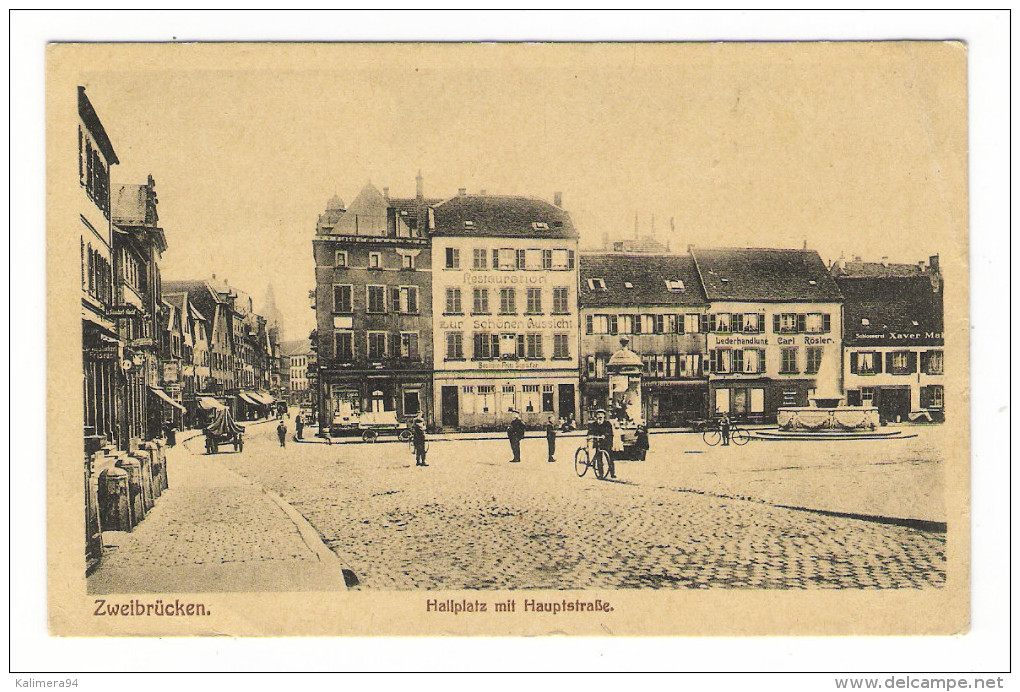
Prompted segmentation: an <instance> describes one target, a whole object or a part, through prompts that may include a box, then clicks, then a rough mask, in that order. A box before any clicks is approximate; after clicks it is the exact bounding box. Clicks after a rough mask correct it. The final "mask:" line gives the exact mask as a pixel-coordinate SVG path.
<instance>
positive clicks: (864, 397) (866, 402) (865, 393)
mask: <svg viewBox="0 0 1020 692" xmlns="http://www.w3.org/2000/svg"><path fill="white" fill-rule="evenodd" d="M874 401H875V388H874V387H861V403H862V405H863V406H871V405H872V403H873V402H874Z"/></svg>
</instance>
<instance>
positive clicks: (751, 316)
mask: <svg viewBox="0 0 1020 692" xmlns="http://www.w3.org/2000/svg"><path fill="white" fill-rule="evenodd" d="M764 317H765V316H764V315H759V314H758V313H756V312H749V313H746V314H745V315H744V325H743V326H744V329H743V331H744V333H746V334H758V333H760V332H761V331H762V322H763V318H764Z"/></svg>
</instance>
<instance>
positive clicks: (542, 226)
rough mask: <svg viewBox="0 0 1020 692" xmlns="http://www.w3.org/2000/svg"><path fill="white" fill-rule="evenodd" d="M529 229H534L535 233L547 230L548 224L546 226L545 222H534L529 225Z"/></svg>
mask: <svg viewBox="0 0 1020 692" xmlns="http://www.w3.org/2000/svg"><path fill="white" fill-rule="evenodd" d="M531 227H532V228H534V229H535V230H536V231H548V230H549V224H547V223H546V222H545V221H535V222H534V223H532V224H531Z"/></svg>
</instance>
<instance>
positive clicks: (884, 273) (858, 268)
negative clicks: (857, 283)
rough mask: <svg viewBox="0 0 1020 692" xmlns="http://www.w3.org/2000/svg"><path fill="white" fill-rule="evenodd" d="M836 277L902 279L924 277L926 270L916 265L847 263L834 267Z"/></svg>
mask: <svg viewBox="0 0 1020 692" xmlns="http://www.w3.org/2000/svg"><path fill="white" fill-rule="evenodd" d="M832 273H833V274H834V275H835V276H857V277H869V276H871V277H887V278H893V277H900V278H906V277H911V276H924V275H925V270H924V269H922V268H921V267H919V266H918V265H916V264H889V263H888V262H886V263H885V264H883V263H881V262H857V261H850V262H845V263H843V264H842V265H840V266H837V267H834V268H833V272H832Z"/></svg>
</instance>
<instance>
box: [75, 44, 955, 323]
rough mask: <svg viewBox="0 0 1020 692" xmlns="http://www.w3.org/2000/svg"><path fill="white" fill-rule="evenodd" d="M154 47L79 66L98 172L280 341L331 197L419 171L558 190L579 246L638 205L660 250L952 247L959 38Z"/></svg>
mask: <svg viewBox="0 0 1020 692" xmlns="http://www.w3.org/2000/svg"><path fill="white" fill-rule="evenodd" d="M169 49H170V50H167V47H165V46H164V47H160V46H145V47H137V46H136V47H126V48H125V47H118V46H106V47H104V48H103V49H102V51H97V52H96V53H95V54H94V56H92V54H91V53H86V54H85V58H84V59H83V60H82V66H81V83H82V84H84V85H85V86H86V88H87V93H88V95H89V98H90V99H91V101H92V103H93V105H94V106H95V108H96V111H97V112H98V114H99V117H100V118H101V120H102V122H103V124H104V126H105V127H106V130H107V132H108V133H109V135H110V138H111V140H112V142H113V145H114V148H115V149H116V151H117V154H118V157H119V159H120V161H121V163H120V165H118V166H115V167H113V170H112V177H113V182H114V184H123V183H141V182H144V181H145V179H146V176H148V175H149V174H151V175H152V176H153V177H154V178H155V180H156V191H157V193H158V195H159V201H160V205H159V214H160V220H161V225H162V226H163V228H164V229H165V231H166V236H167V240H168V243H169V249H168V251H167V252H166V253H165V255H164V256H163V260H162V263H161V269H162V272H163V276H164V278H166V279H184V278H205V277H209V276H211V275H212V274H215V275H216V276H217V277H218V278H221V279H222V278H225V279H227V280H228V281H229V282H230V283H231V285H233V286H236V287H238V288H240V289H242V290H244V291H246V292H247V293H249V294H250V295H252V297H253V298H254V299H255V301H256V307H257V308H260V307H261V306H262V305H261V304H262V302H263V300H264V297H265V295H266V290H267V287H268V286H269V285H270V284H272V286H273V288H274V292H275V295H276V301H277V305H278V307H279V309H280V311H281V312H282V314H283V320H284V337H285V338H286V339H298V338H303V337H305V336H307V334H308V332H309V331H310V330H311V329H312V328H313V327H314V314H313V312H312V310H311V309H310V301H309V299H308V291H309V290H310V289H312V288H313V287H314V280H315V279H314V263H313V261H312V245H311V240H312V237H313V236H314V232H315V224H316V219H317V216H318V214H319V213H321V212H322V211H323V210H324V208H325V206H326V201H327V200H328V199H329V197H331V196H332V195H333V194H339V195H340V196H341V197H342V198H343V199H344V201H345V202H347V203H350V202H351V201H352V200H353V198H354V197H355V195H356V194H357V193H358V191H359V190H360V189H361V187H362V186H363V185H364V184H365V183H366V182H369V181H371V182H372V183H373V184H375V185H376V186H377V187H379V188H380V189H381V188H382V187H384V186H385V187H389V188H390V193H391V195H394V196H413V194H414V178H415V174H416V173H417V172H418V170H419V169H420V170H421V171H422V174H423V176H424V179H425V191H426V194H427V195H428V196H434V197H446V196H450V195H453V194H456V192H457V189H458V188H461V187H465V188H467V189H468V190H469V191H470V192H477V191H479V190H481V189H485V190H487V191H488V192H490V193H494V194H502V193H505V194H526V195H532V196H536V197H542V198H545V199H548V200H550V201H551V200H552V198H553V194H554V193H555V192H557V191H560V192H562V193H563V204H564V207H565V208H566V209H567V211H569V212H570V213H571V214H572V216H573V218H574V221H575V224H576V225H577V226H578V228H579V230H580V233H581V244H582V247H583V246H586V245H587V246H593V245H599V244H601V242H602V239H603V237H604V236H608V238H610V239H617V238H623V237H631V236H633V235H634V229H635V216H636V217H637V223H638V226H639V230H640V233H641V234H642V235H647V234H649V233H651V232H652V223H653V217H654V230H655V233H656V235H657V237H658V239H659V240H660V241H663V242H665V241H666V239H667V236H668V235H669V228H670V219H673V227H674V229H675V230H674V232H673V234H672V236H670V237H669V241H670V246H671V248H672V249H674V250H677V249H683V248H685V247H686V246H687V245H689V244H695V245H699V246H753V247H802V246H803V245H804V244H805V243H806V244H807V246H808V247H810V248H814V249H816V250H818V251H819V252H820V253H821V255H822V257H823V259H825V260H827V261H828V260H833V259H836V258H838V257H839V256H840V255H841V253H842V254H845V255H846V256H847V257H852V256H854V255H861V256H863V257H864V259H871V260H875V261H877V260H879V259H880V258H881V257H882V256H888V257H889V258H890V260H891V261H894V262H895V261H902V262H917V261H919V260H922V259H924V260H927V258H928V257H929V255H932V254H936V253H940V254H941V255H943V257H945V256H946V254H947V253H957V254H960V253H962V256H963V257H965V256H966V224H967V219H966V212H965V210H966V205H965V204H963V203H962V202H965V197H964V195H965V194H966V151H965V147H966V120H965V117H966V99H965V93H966V88H965V82H964V79H965V71H966V65H965V61H964V59H963V49H962V48H961V47H960V46H959V45H954V44H933V43H928V44H921V43H887V44H864V43H849V44H799V45H798V44H740V45H736V44H683V45H655V46H648V45H644V46H641V45H622V44H616V45H599V44H588V45H583V46H576V45H575V46H556V47H552V46H524V45H519V46H506V45H502V46H497V45H474V46H462V45H433V46H420V45H413V44H412V45H401V46H392V45H390V46H388V45H354V46H327V45H305V46H301V45H297V46H288V47H279V48H276V47H268V46H261V47H252V46H247V47H245V46H218V47H211V48H210V47H195V46H186V45H174V46H170V47H169ZM129 50H134V51H136V52H135V53H132V54H130V55H128V54H127V52H128V51H129ZM103 51H105V52H103ZM160 51H162V52H160ZM961 209H962V210H964V211H961Z"/></svg>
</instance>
